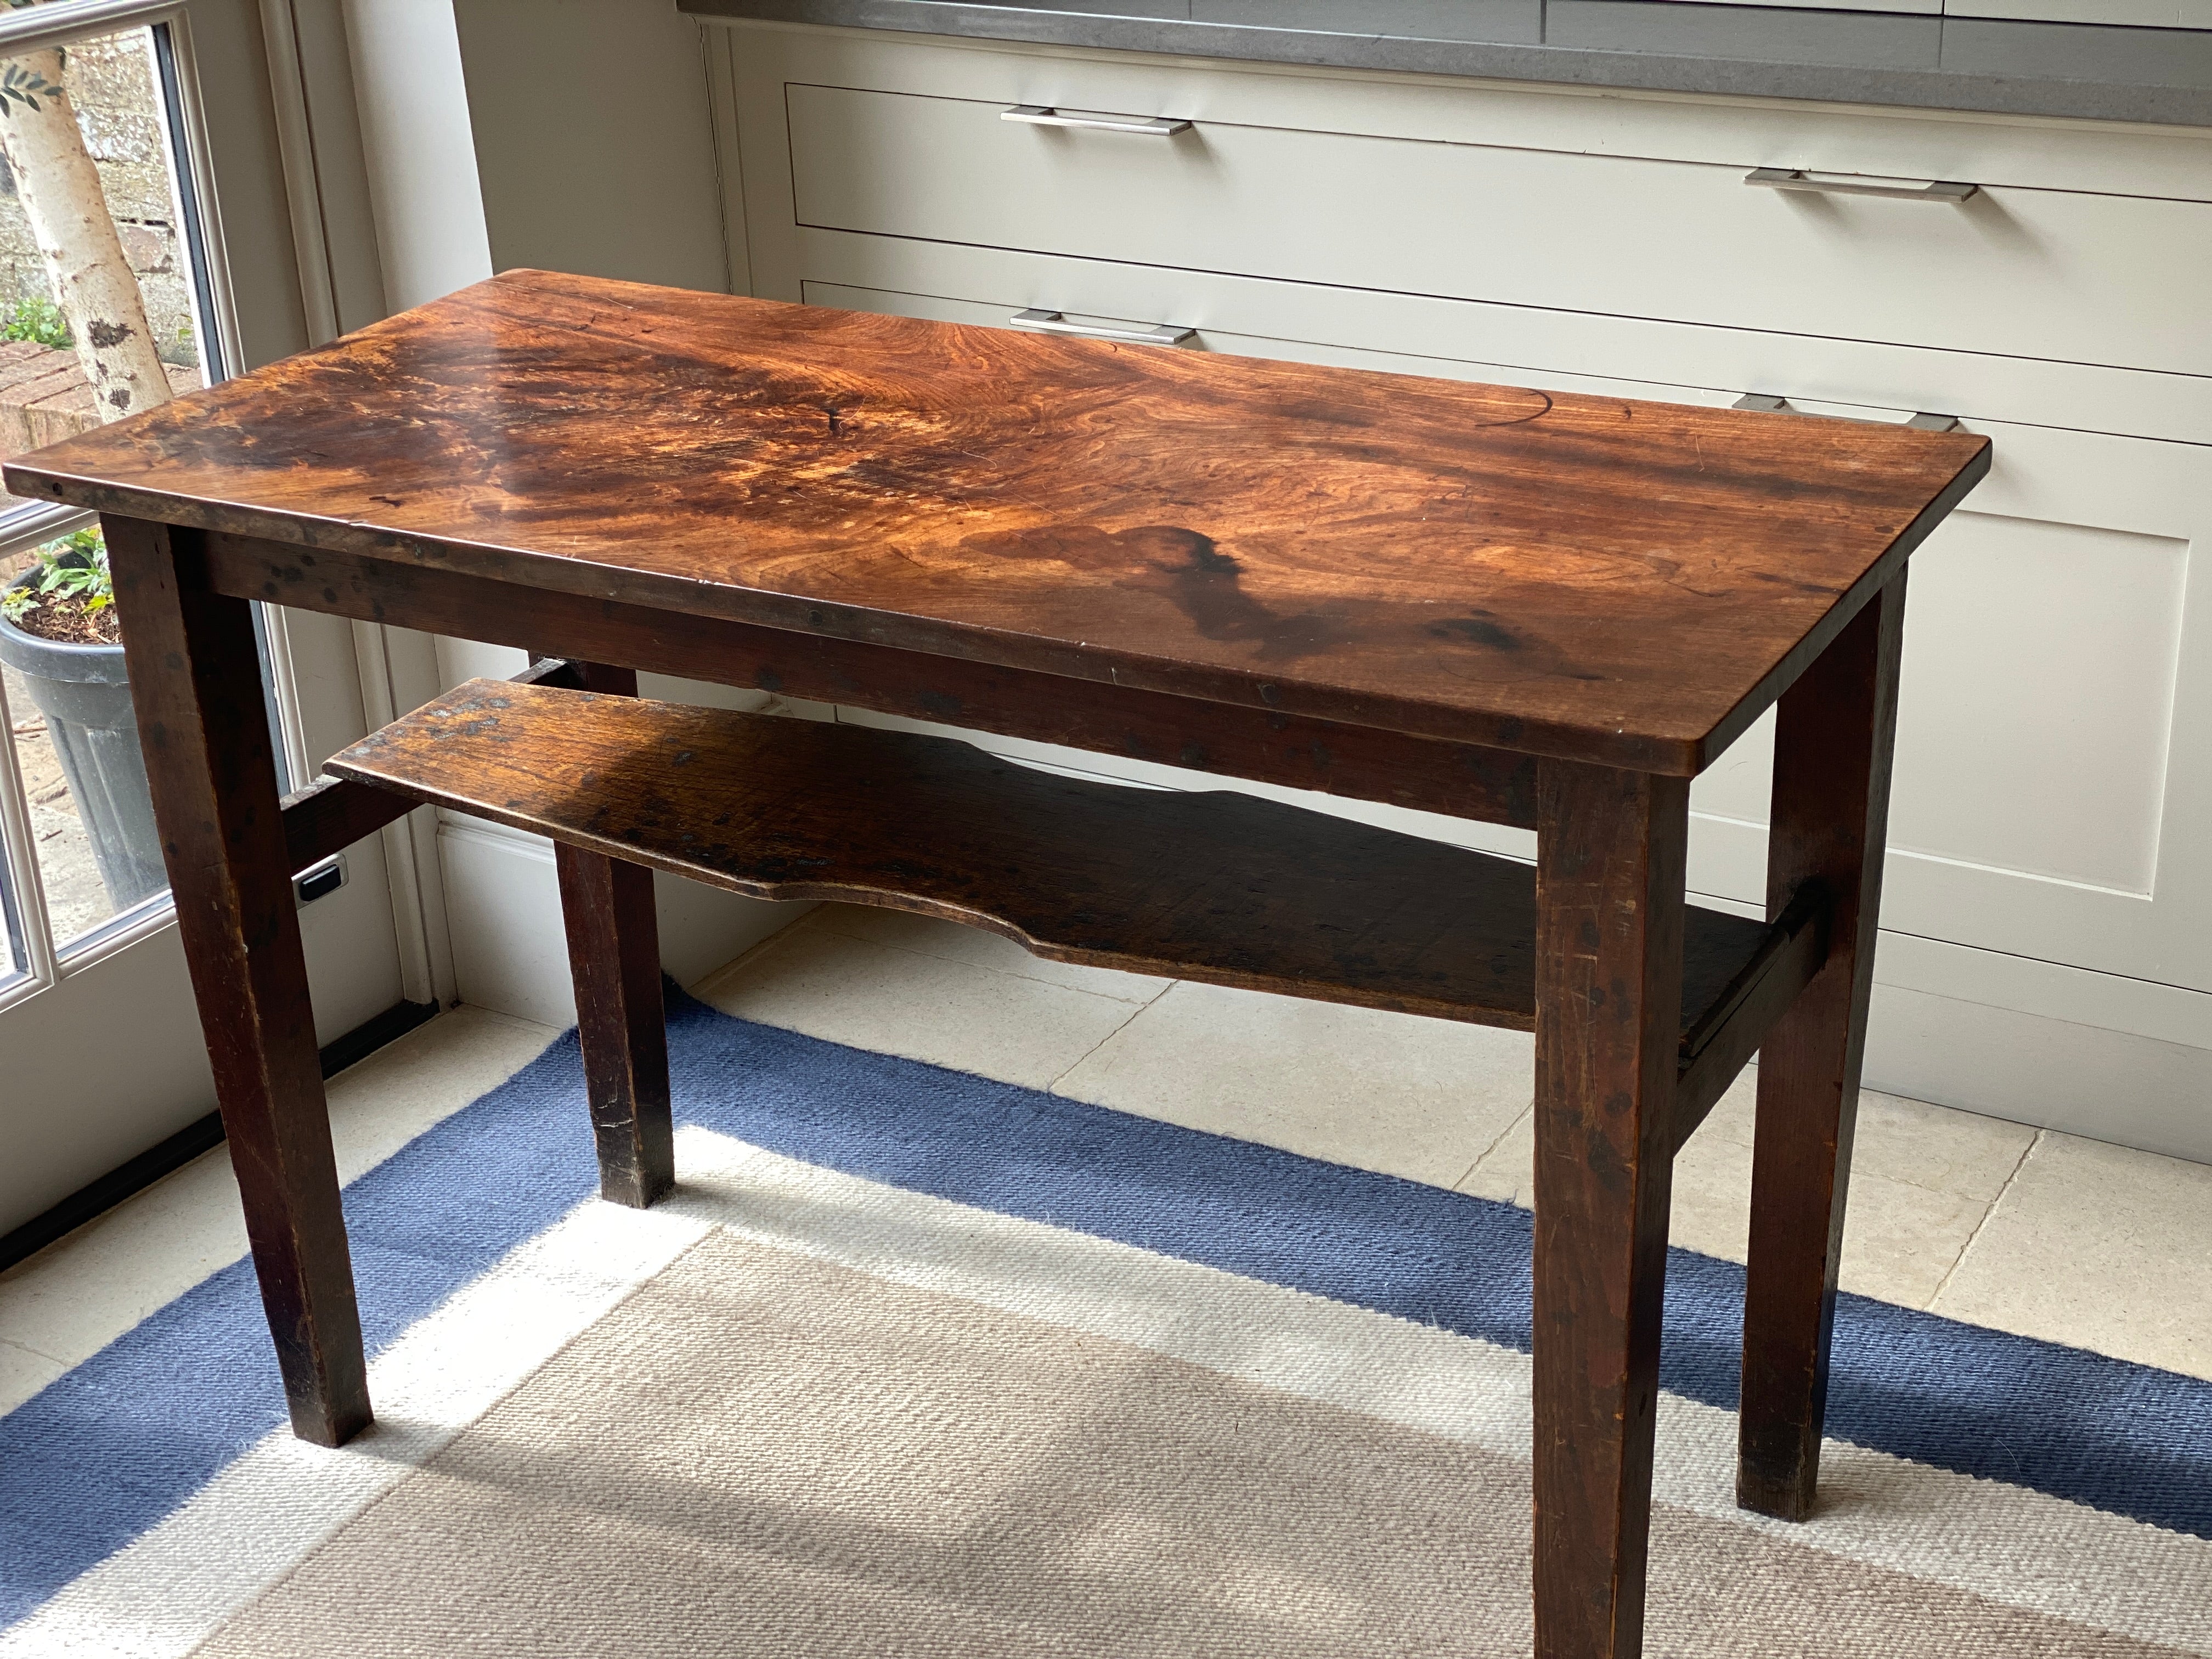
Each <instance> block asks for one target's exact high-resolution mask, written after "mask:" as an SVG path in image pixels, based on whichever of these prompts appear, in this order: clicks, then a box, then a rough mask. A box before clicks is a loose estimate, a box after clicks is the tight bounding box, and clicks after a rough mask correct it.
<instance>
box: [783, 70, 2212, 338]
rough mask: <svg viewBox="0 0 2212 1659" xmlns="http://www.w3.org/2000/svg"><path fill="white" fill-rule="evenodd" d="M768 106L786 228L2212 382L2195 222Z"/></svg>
mask: <svg viewBox="0 0 2212 1659" xmlns="http://www.w3.org/2000/svg"><path fill="white" fill-rule="evenodd" d="M785 98H786V106H787V116H788V125H789V132H790V141H791V163H792V179H793V192H794V197H793V201H794V207H795V210H796V217H797V220H798V222H799V225H800V226H802V227H814V228H825V229H832V230H844V231H857V232H867V233H872V234H883V235H892V236H900V237H908V238H917V239H925V240H933V241H941V242H951V243H960V244H967V245H970V246H987V247H998V248H1009V249H1024V250H1031V251H1035V252H1046V253H1054V254H1060V255H1072V256H1075V257H1078V258H1086V259H1111V260H1116V261H1121V262H1123V263H1129V264H1150V265H1163V266H1174V267H1183V268H1189V269H1194V270H1205V271H1213V272H1231V273H1240V274H1245V275H1251V276H1266V277H1271V278H1285V279H1290V280H1293V281H1298V282H1310V283H1332V284H1337V285H1340V286H1345V287H1351V288H1360V289H1381V290H1389V291H1395V292H1400V293H1408V294H1425V295H1447V296H1451V297H1455V298H1462V299H1470V300H1481V301H1492V302H1498V303H1503V304H1507V305H1513V306H1522V307H1541V308H1544V309H1546V310H1549V311H1567V312H1585V313H1604V314H1609V315H1613V316H1620V317H1632V318H1645V319H1668V320H1672V321H1676V322H1687V323H1697V324H1703V325H1716V326H1722V327H1731V328H1742V329H1753V330H1759V331H1768V332H1772V333H1778V334H1796V335H1809V336H1818V337H1827V338H1832V339H1839V340H1854V341H1869V342H1882V343H1894V344H1904V345H1911V346H1923V347H1932V348H1936V349H1943V350H1948V351H1967V352H1978V353H1987V354H1994V355H1999V356H2011V357H2025V358H2039V359H2046V360H2051V361H2056V362H2076V363H2084V364H2093V365H2103V366H2109V367H2116V368H2136V369H2150V370H2157V371H2161V372H2166V373H2174V372H2179V373H2182V374H2191V375H2212V307H2206V306H2205V305H2203V302H2202V291H2201V289H2202V283H2203V272H2204V271H2205V270H2212V204H2203V203H2193V202H2178V201H2166V200H2153V199H2149V198H2144V197H2126V196H2114V195H2094V194H2090V193H2087V192H2084V191H2055V190H2027V189H2020V188H2015V187H2001V188H1990V189H1984V190H1980V191H1977V192H1976V193H1975V194H1974V195H1972V197H1968V198H1966V200H1965V201H1963V202H1950V201H1932V200H1900V199H1891V198H1887V197H1872V196H1863V195H1827V194H1820V193H1814V192H1809V191H1797V190H1778V189H1763V188H1747V187H1746V185H1745V184H1744V179H1745V176H1746V174H1747V172H1748V171H1749V167H1748V166H1747V165H1746V164H1744V163H1741V162H1736V161H1729V162H1725V163H1723V162H1721V161H1714V162H1711V163H1698V162H1688V161H1655V160H1642V159H1637V158H1633V157H1626V156H1620V155H1573V154H1565V153H1562V152H1558V151H1551V150H1541V149H1513V148H1507V147H1503V146H1492V145H1480V144H1467V143H1423V142H1419V141H1414V140H1409V139H1404V138H1378V137H1358V136H1354V135H1347V134H1344V133H1324V132H1312V131H1298V130H1294V129H1291V128H1283V127H1269V126H1261V125H1238V124H1233V123H1225V122H1212V121H1200V122H1199V123H1197V124H1195V125H1191V126H1189V127H1187V128H1184V129H1183V130H1182V131H1178V132H1176V133H1174V134H1173V135H1171V136H1164V137H1163V136H1154V135H1152V134H1149V133H1143V132H1128V131H1098V130H1088V129H1080V128H1076V129H1071V128H1055V127H1040V126H1035V125H1024V124H1018V123H1015V122H1012V121H1007V120H1005V119H1002V118H1001V117H1002V113H1003V111H1004V108H1005V106H1001V105H999V104H995V103H990V102H984V101H981V100H969V99H962V98H944V97H928V96H921V95H918V94H908V93H896V92H879V91H878V92H871V91H855V90H850V89H847V88H836V87H828V86H818V85H805V84H797V83H793V84H790V85H788V86H787V88H785ZM1135 113H1137V114H1139V115H1143V116H1152V115H1155V114H1165V115H1167V116H1174V115H1175V114H1176V112H1175V111H1173V110H1166V111H1151V110H1146V111H1141V112H1135Z"/></svg>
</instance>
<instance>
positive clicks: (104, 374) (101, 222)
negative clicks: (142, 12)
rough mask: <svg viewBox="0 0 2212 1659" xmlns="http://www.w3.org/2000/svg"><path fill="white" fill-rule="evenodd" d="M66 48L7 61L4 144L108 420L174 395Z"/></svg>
mask: <svg viewBox="0 0 2212 1659" xmlns="http://www.w3.org/2000/svg"><path fill="white" fill-rule="evenodd" d="M62 58H63V52H62V49H60V48H55V49H53V50H51V51H46V52H27V53H25V54H24V55H23V56H21V57H20V58H9V59H8V60H7V61H6V62H5V63H4V64H0V148H4V149H5V150H6V152H7V155H8V164H9V167H12V168H13V169H14V170H15V188H16V191H17V192H18V194H19V195H20V196H21V200H22V204H23V210H24V213H25V215H26V216H27V217H28V218H29V220H30V222H31V228H32V230H33V233H34V234H36V235H37V237H38V239H39V252H40V254H41V255H42V256H44V258H45V259H46V276H47V279H48V281H49V282H50V283H51V284H52V288H53V293H54V302H55V304H56V305H58V306H59V307H61V313H62V315H63V316H64V318H65V319H67V320H68V322H69V327H70V334H71V336H72V337H74V338H75V340H76V355H77V361H78V362H80V363H81V364H82V365H83V367H84V373H85V378H86V379H87V380H89V381H90V382H91V383H92V388H93V403H94V407H95V408H96V409H98V410H99V411H100V419H101V420H102V421H104V422H105V421H119V420H121V419H122V418H123V417H124V416H126V415H135V414H137V412H138V411H139V410H142V409H151V408H153V407H154V406H155V404H165V403H167V402H168V401H169V396H170V391H169V379H168V375H167V373H166V372H165V371H164V370H163V368H162V367H161V358H160V357H159V356H157V355H156V354H155V349H154V333H153V330H152V329H151V328H150V327H149V326H148V325H147V321H146V305H145V301H144V300H143V297H142V296H141V295H140V294H139V291H138V279H137V276H136V275H134V274H133V273H132V271H131V264H130V261H129V260H128V259H127V258H125V256H124V252H123V243H122V240H121V239H120V238H119V237H118V235H117V234H116V230H115V220H114V218H113V216H112V215H111V214H110V213H109V212H108V210H107V198H106V196H105V195H103V194H102V193H101V191H100V172H99V169H98V168H97V167H95V166H94V164H93V159H92V156H91V155H90V154H89V153H88V151H87V150H86V149H85V144H84V133H83V131H82V129H81V128H80V127H79V126H78V125H77V118H76V106H74V105H73V104H72V103H71V102H70V96H69V94H68V93H67V92H66V91H65V90H64V88H63V86H62Z"/></svg>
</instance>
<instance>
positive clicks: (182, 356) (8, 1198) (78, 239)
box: [0, 0, 413, 1236]
mask: <svg viewBox="0 0 2212 1659" xmlns="http://www.w3.org/2000/svg"><path fill="white" fill-rule="evenodd" d="M262 23H263V11H262V9H261V8H258V7H257V5H256V3H255V0H170V3H167V4H131V3H128V0H46V3H26V0H13V4H12V6H11V7H10V8H9V9H6V10H0V149H4V164H3V165H0V456H8V455H15V454H19V453H24V452H27V451H28V450H31V449H34V448H37V447H40V446H41V445H44V444H46V443H51V442H53V441H57V440H58V439H60V438H63V437H65V436H68V435H70V434H72V433H75V432H78V431H82V430H85V429H87V428H89V427H91V426H94V425H96V424H98V423H100V422H101V421H102V420H103V419H117V418H124V417H125V416H128V415H129V414H131V413H132V412H135V411H136V410H140V409H143V408H146V407H148V406H150V405H151V404H156V403H159V402H161V401H163V400H166V399H167V398H171V397H176V396H183V395H187V394H189V393H190V392H191V391H192V390H194V389H195V388H197V387H199V386H204V385H207V384H209V383H210V382H211V381H213V380H220V379H222V377H224V376H225V375H227V374H234V373H237V372H239V371H240V370H241V369H243V368H248V367H251V366H252V365H254V364H257V363H260V362H267V361H269V360H270V359H272V358H275V357H279V356H284V355H286V354H287V353H289V352H291V351H295V350H298V349H301V348H302V347H304V346H305V345H307V343H309V332H310V331H309V323H308V319H307V308H306V301H304V300H303V294H307V293H312V292H313V288H312V285H305V286H303V283H302V280H301V255H300V253H299V251H298V249H297V247H296V246H295V234H294V232H295V219H296V212H295V210H297V209H298V208H299V206H300V197H301V191H302V189H303V181H302V179H301V177H300V176H299V167H298V166H297V158H296V157H295V158H293V159H294V161H295V166H294V167H293V168H292V169H291V172H290V173H289V176H288V172H287V169H286V167H285V165H284V162H285V161H286V159H287V158H286V157H285V155H284V154H283V144H282V143H281V140H280V131H281V120H280V112H281V110H282V107H283V105H282V100H281V99H280V98H279V96H278V95H277V94H278V92H279V91H280V90H281V81H276V82H272V78H271V76H270V63H271V55H270V52H269V50H268V49H267V48H268V44H269V43H268V41H267V40H265V39H264V34H263V31H262ZM279 61H281V54H280V58H279ZM304 188H305V189H306V190H307V191H308V192H309V194H310V195H311V194H312V183H311V181H309V182H307V183H306V185H304ZM288 189H289V192H290V193H289V196H288ZM308 205H309V207H310V209H312V206H313V204H312V201H310V202H309V204H308ZM324 280H325V282H326V281H327V279H326V278H325V279H324ZM104 559H105V552H104V549H103V548H102V547H101V546H100V538H99V531H98V526H97V524H96V522H95V521H94V520H91V519H90V518H88V517H87V516H86V515H83V514H79V513H70V511H68V510H66V509H60V508H57V507H52V506H49V505H46V504H41V503H36V502H29V501H15V500H12V499H10V498H7V497H4V496H0V596H3V597H0V709H4V714H5V721H6V733H5V742H4V744H0V1236H4V1235H7V1234H9V1233H10V1232H11V1231H15V1230H16V1229H18V1228H21V1226H22V1225H23V1224H24V1223H26V1222H27V1221H29V1220H31V1219H32V1218H34V1217H37V1216H39V1215H40V1214H41V1213H42V1212H46V1211H47V1210H48V1209H50V1208H51V1206H53V1205H55V1204H56V1203H58V1202H59V1201H60V1200H63V1199H64V1198H65V1197H67V1196H68V1195H69V1194H71V1193H74V1192H76V1191H77V1190H78V1189H79V1188H83V1187H84V1186H86V1185H87V1184H88V1183H89V1182H93V1181H94V1180H96V1179H98V1178H100V1176H104V1175H106V1173H107V1172H109V1171H110V1170H114V1169H116V1168H117V1167H118V1165H120V1164H124V1163H125V1162H126V1161H127V1160H129V1159H131V1158H134V1157H137V1155H139V1154H141V1153H143V1152H146V1151H147V1150H148V1149H149V1148H150V1147H152V1146H155V1145H156V1144H157V1143H160V1142H161V1141H163V1140H164V1139H166V1138H167V1137H169V1136H171V1135H173V1134H175V1133H178V1132H179V1131H181V1130H185V1128H187V1127H188V1126H190V1125H191V1124H192V1123H193V1122H194V1121H195V1120H197V1119H199V1118H201V1117H202V1116H203V1115H204V1114H206V1113H207V1112H208V1111H209V1110H210V1109H211V1107H212V1105H213V1092H212V1089H211V1087H210V1082H209V1074H208V1067H207V1060H206V1056H205V1054H204V1050H203V1048H202V1046H201V1041H200V1036H199V1030H198V1023H197V1017H196V1014H195V1012H194V1008H193V1002H192V996H191V987H190V986H189V984H188V983H187V981H186V978H185V968H184V961H183V956H182V952H181V951H180V950H179V946H178V943H177V939H176V928H175V925H174V919H173V915H172V912H171V908H170V904H169V897H168V894H167V880H166V877H165V876H164V874H163V872H162V868H161V849H160V843H159V841H158V839H157V837H156V836H155V833H154V829H153V823H152V817H151V813H150V811H149V807H148V805H147V801H146V783H145V774H144V770H143V764H142V763H141V762H140V760H139V757H138V752H137V729H136V726H135V723H134V721H133V720H132V718H131V704H130V689H129V686H128V684H127V683H126V682H125V677H124V671H123V664H122V652H121V648H120V646H119V645H118V643H117V641H118V637H119V636H118V633H117V630H116V623H115V618H114V616H113V613H112V609H111V608H110V607H109V606H108V605H106V600H105V563H104ZM259 631H260V635H261V654H262V667H263V671H264V684H265V686H266V687H267V690H268V701H269V708H270V719H271V721H272V726H273V728H274V729H275V730H276V732H277V733H278V734H279V738H280V741H279V743H278V745H277V747H278V752H279V756H280V761H279V764H280V769H282V771H283V773H284V774H285V775H284V777H283V787H286V788H291V787H297V786H298V785H299V784H300V783H301V782H304V781H306V780H307V779H308V778H310V777H312V776H313V774H314V771H315V768H316V766H317V764H318V763H319V762H320V760H321V758H322V757H324V756H325V755H327V754H329V753H330V752H331V750H334V749H336V748H337V747H340V746H341V745H343V744H346V743H349V742H350V741H352V740H353V738H356V737H357V736H359V735H360V734H361V732H362V731H363V730H365V729H366V724H367V723H366V721H365V720H364V717H363V712H362V711H363V692H362V680H361V678H360V676H359V672H358V669H357V664H356V652H355V641H354V635H353V631H352V629H350V628H349V625H348V624H346V623H342V622H336V621H333V620H331V619H329V618H324V617H308V616H304V615H295V614H289V613H284V612H280V611H273V610H271V611H266V612H264V615H263V616H262V618H261V625H260V630H259ZM372 700H373V699H372ZM400 834H401V836H403V837H404V830H403V831H401V832H400ZM387 852H389V853H390V854H392V857H394V858H398V859H402V860H404V857H405V854H406V843H405V842H404V838H403V839H399V840H393V841H391V842H387V841H386V839H372V840H369V841H367V842H361V843H358V844H356V846H354V847H353V848H349V849H348V850H347V852H346V853H345V854H343V857H342V862H341V865H340V866H339V867H337V869H335V870H334V871H323V872H319V877H320V878H319V880H316V881H314V882H313V883H310V884H304V885H303V891H302V908H301V930H302V933H303V934H304V936H305V939H306V944H307V960H308V968H309V973H310V976H311V978H312V979H313V984H314V989H315V1006H316V1014H317V1025H318V1030H319V1036H320V1037H321V1039H322V1041H324V1042H325V1043H328V1042H331V1041H332V1040H333V1039H335V1038H337V1037H338V1036H341V1035H343V1034H344V1033H346V1032H348V1031H350V1030H355V1029H356V1028H357V1027H360V1026H362V1024H365V1023H366V1022H368V1021H370V1020H372V1019H374V1018H377V1017H379V1016H382V1015H385V1014H386V1013H387V1012H388V1011H390V1010H392V1009H393V1008H394V1006H396V1005H400V1004H402V1003H403V1002H404V1000H405V998H404V986H403V978H402V974H401V970H400V957H399V944H398V939H399V933H398V926H397V924H396V922H395V918H394V915H393V911H392V902H391V897H390V893H391V882H390V880H389V871H388V869H387ZM405 873H406V874H407V875H408V876H409V878H410V882H409V885H410V889H411V886H412V874H413V872H411V871H409V872H405Z"/></svg>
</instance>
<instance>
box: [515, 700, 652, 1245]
mask: <svg viewBox="0 0 2212 1659" xmlns="http://www.w3.org/2000/svg"><path fill="white" fill-rule="evenodd" d="M546 666H547V670H548V672H549V674H550V673H556V672H563V671H566V672H564V673H563V678H571V679H574V681H576V682H577V683H578V684H579V686H580V688H581V689H583V690H589V691H592V692H593V693H596V694H598V695H599V696H612V697H635V696H637V674H636V672H635V670H632V669H628V668H610V667H608V666H607V665H605V664H604V663H577V664H574V665H568V664H548V665H546ZM530 683H531V684H542V683H544V682H543V680H542V679H540V680H537V681H532V682H530ZM503 684H507V685H510V686H513V685H514V684H516V683H515V682H514V681H513V680H509V681H506V682H503ZM553 864H554V869H555V872H556V874H557V876H558V877H559V878H560V884H561V917H562V926H563V927H564V928H565V930H566V932H567V933H568V971H569V973H570V975H571V976H572V977H573V978H574V982H575V987H576V1036H577V1042H578V1043H579V1045H580V1047H581V1048H582V1050H583V1057H584V1092H585V1097H586V1103H587V1104H588V1105H589V1108H590V1110H591V1115H592V1141H593V1144H594V1145H595V1146H597V1148H598V1151H599V1196H600V1197H601V1198H604V1199H605V1200H607V1201H608V1202H609V1203H611V1204H623V1205H627V1206H629V1207H630V1208H632V1209H637V1210H641V1209H644V1208H645V1207H646V1206H648V1205H650V1204H652V1203H653V1201H654V1200H657V1199H659V1198H661V1197H663V1196H664V1195H665V1194H666V1193H667V1192H668V1190H669V1189H670V1188H672V1187H673V1186H675V1184H676V1140H675V1135H676V1129H675V1123H674V1121H673V1119H672V1117H671V1108H670V1101H669V1090H668V1026H667V1020H666V1017H665V1012H664V1011H663V1009H662V1006H661V1000H660V922H659V917H658V916H657V915H655V914H654V911H653V872H652V871H650V870H648V869H647V868H646V867H645V866H643V865H640V864H633V863H630V862H629V860H624V859H616V858H609V857H607V856H606V855H605V854H602V853H595V852H591V851H587V850H586V849H585V848H581V847H578V846H576V845H574V843H572V842H555V843H554V846H553Z"/></svg>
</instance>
